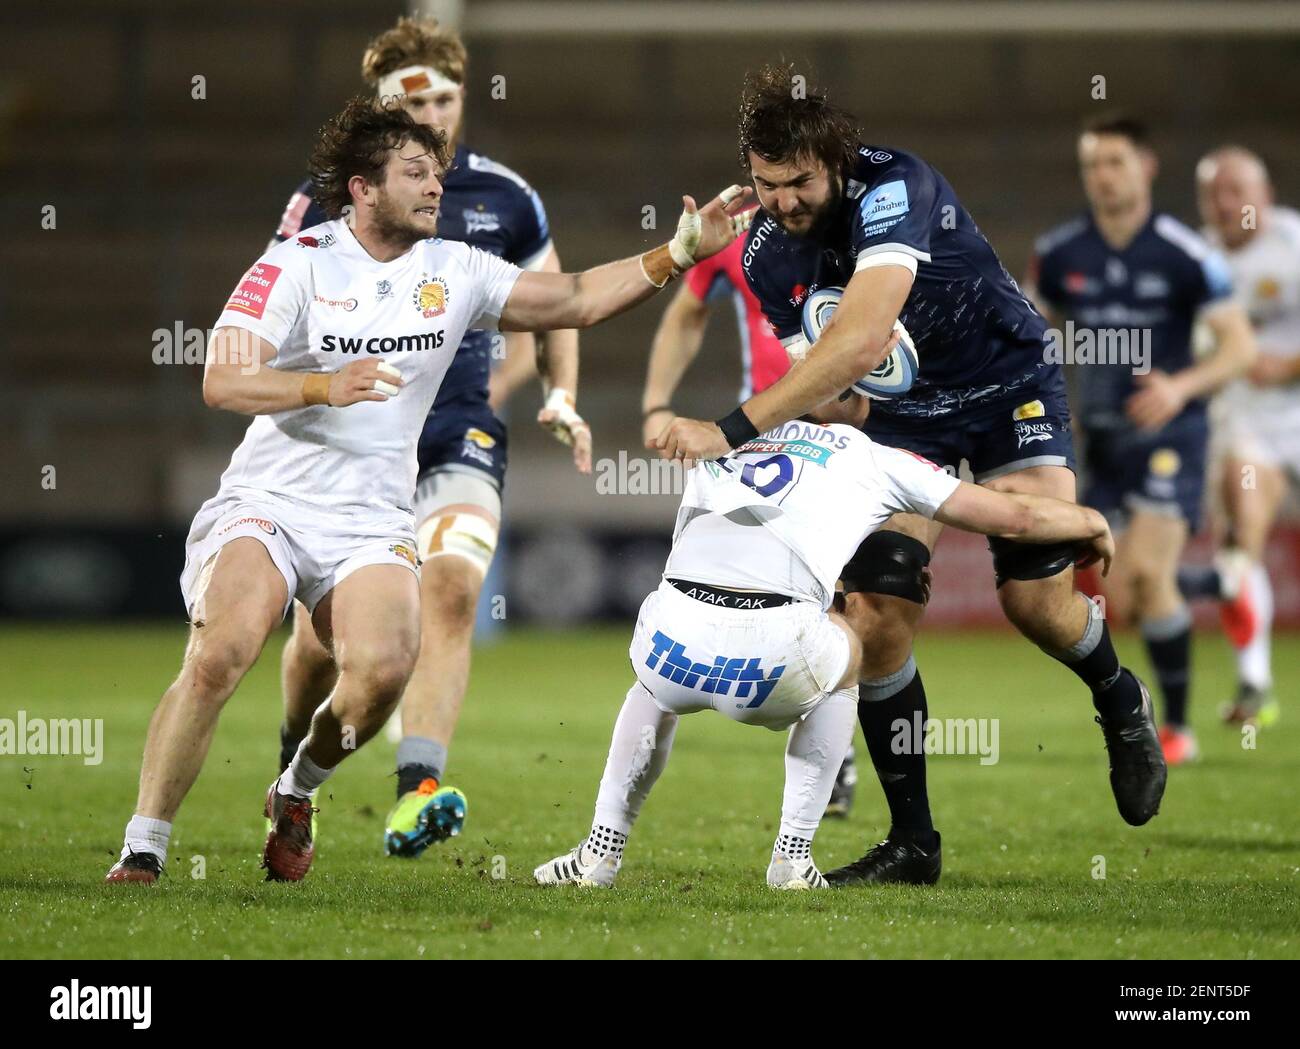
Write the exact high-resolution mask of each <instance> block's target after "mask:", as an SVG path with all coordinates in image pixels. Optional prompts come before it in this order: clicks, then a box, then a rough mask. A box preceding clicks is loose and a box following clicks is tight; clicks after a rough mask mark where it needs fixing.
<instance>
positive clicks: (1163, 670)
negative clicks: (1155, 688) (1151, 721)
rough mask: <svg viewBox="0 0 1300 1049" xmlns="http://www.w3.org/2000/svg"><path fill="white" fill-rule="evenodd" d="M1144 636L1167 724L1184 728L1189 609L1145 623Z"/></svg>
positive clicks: (1189, 656) (1189, 649) (1188, 670)
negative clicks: (1162, 701)
mask: <svg viewBox="0 0 1300 1049" xmlns="http://www.w3.org/2000/svg"><path fill="white" fill-rule="evenodd" d="M1175 620H1176V621H1177V622H1176V623H1175ZM1142 635H1143V640H1145V641H1146V646H1147V655H1148V656H1149V657H1150V659H1151V665H1152V666H1153V667H1155V671H1156V681H1157V682H1158V683H1159V685H1160V692H1161V694H1162V695H1163V696H1164V699H1165V721H1167V722H1168V723H1169V724H1171V725H1185V724H1186V723H1187V686H1188V682H1189V680H1190V678H1191V661H1192V625H1191V620H1190V617H1189V616H1188V614H1187V610H1186V609H1184V610H1183V611H1182V613H1181V614H1177V615H1175V616H1170V617H1168V618H1167V619H1163V620H1160V621H1158V622H1155V623H1143V624H1142Z"/></svg>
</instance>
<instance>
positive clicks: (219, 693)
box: [186, 637, 261, 703]
mask: <svg viewBox="0 0 1300 1049" xmlns="http://www.w3.org/2000/svg"><path fill="white" fill-rule="evenodd" d="M260 650H261V645H259V644H257V643H255V642H253V641H251V640H250V639H247V638H237V637H205V638H201V639H200V640H199V641H198V642H197V643H196V644H195V645H194V646H193V648H192V649H191V650H190V653H189V656H188V658H187V660H186V663H187V666H186V671H187V673H188V676H189V678H190V682H191V684H192V686H193V689H194V693H195V695H196V696H197V698H199V699H200V700H206V701H214V702H219V703H224V702H225V701H226V699H227V698H229V696H230V694H231V693H232V692H234V690H235V686H236V685H238V684H239V681H240V679H241V678H242V677H243V676H244V675H245V674H246V673H248V669H249V667H251V666H252V665H253V663H254V662H255V661H256V660H257V656H258V653H259V651H260Z"/></svg>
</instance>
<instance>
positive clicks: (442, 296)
mask: <svg viewBox="0 0 1300 1049" xmlns="http://www.w3.org/2000/svg"><path fill="white" fill-rule="evenodd" d="M411 304H412V305H413V306H414V307H415V308H416V309H417V310H419V311H420V316H422V317H424V318H425V319H426V320H427V319H429V318H430V317H440V316H442V314H443V313H445V312H446V310H447V282H446V281H444V280H443V279H442V278H441V277H434V278H433V279H432V280H430V279H427V278H421V280H420V282H419V284H417V285H416V287H415V294H414V295H413V296H411Z"/></svg>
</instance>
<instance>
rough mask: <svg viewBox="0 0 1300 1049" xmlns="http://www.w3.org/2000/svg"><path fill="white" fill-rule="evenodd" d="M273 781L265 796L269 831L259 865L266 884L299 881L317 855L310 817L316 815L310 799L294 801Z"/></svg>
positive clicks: (277, 781) (296, 799) (295, 799)
mask: <svg viewBox="0 0 1300 1049" xmlns="http://www.w3.org/2000/svg"><path fill="white" fill-rule="evenodd" d="M279 782H280V781H279V780H276V781H275V783H272V784H271V789H270V790H269V791H267V793H266V811H265V815H266V818H267V819H268V820H270V821H271V832H270V833H269V834H268V835H267V836H266V846H265V847H264V848H263V849H262V866H263V867H264V868H266V880H267V881H302V879H303V878H304V877H306V876H307V871H308V869H309V868H310V867H311V861H312V858H313V857H314V856H315V855H316V846H315V845H314V844H313V843H312V837H311V817H312V813H313V812H315V811H316V810H315V808H314V807H313V806H312V803H311V798H295V797H293V796H291V795H289V794H281V793H280V792H279V791H278V790H276V786H277V784H278V783H279Z"/></svg>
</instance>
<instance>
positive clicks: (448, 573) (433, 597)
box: [420, 555, 483, 631]
mask: <svg viewBox="0 0 1300 1049" xmlns="http://www.w3.org/2000/svg"><path fill="white" fill-rule="evenodd" d="M482 586H483V574H482V571H481V570H480V568H479V566H478V565H476V564H474V563H473V562H471V561H470V560H468V559H466V558H464V557H459V556H452V555H446V556H440V557H434V558H433V559H432V560H429V561H426V562H425V563H424V565H423V567H422V568H421V570H420V605H421V608H422V609H423V613H424V616H425V619H426V621H430V622H432V623H433V624H436V625H437V628H439V629H440V630H442V631H445V630H447V629H449V628H450V629H457V628H459V629H469V628H472V627H473V624H474V613H475V611H476V610H477V608H478V595H479V591H480V590H481V589H482Z"/></svg>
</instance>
